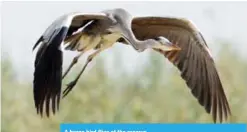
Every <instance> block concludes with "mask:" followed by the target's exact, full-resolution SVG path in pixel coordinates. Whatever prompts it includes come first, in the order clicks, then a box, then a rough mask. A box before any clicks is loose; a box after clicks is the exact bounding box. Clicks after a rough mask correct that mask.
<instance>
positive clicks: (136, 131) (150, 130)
mask: <svg viewBox="0 0 247 132" xmlns="http://www.w3.org/2000/svg"><path fill="white" fill-rule="evenodd" d="M60 132H247V124H61V125H60Z"/></svg>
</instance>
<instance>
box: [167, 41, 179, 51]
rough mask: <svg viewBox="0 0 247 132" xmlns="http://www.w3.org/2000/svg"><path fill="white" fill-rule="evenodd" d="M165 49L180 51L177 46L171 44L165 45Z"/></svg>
mask: <svg viewBox="0 0 247 132" xmlns="http://www.w3.org/2000/svg"><path fill="white" fill-rule="evenodd" d="M167 48H168V49H169V50H181V48H180V47H179V46H178V45H177V44H174V43H171V42H170V43H168V44H167Z"/></svg>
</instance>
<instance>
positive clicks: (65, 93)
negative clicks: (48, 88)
mask: <svg viewBox="0 0 247 132" xmlns="http://www.w3.org/2000/svg"><path fill="white" fill-rule="evenodd" d="M76 83H77V80H74V81H72V82H70V83H69V84H67V88H66V89H65V90H64V91H63V98H64V97H65V96H67V94H68V93H69V92H70V91H71V90H72V89H73V87H74V86H75V85H76Z"/></svg>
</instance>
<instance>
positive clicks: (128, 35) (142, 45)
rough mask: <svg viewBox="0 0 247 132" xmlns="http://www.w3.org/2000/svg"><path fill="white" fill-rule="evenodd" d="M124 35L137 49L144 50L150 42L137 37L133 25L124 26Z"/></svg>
mask: <svg viewBox="0 0 247 132" xmlns="http://www.w3.org/2000/svg"><path fill="white" fill-rule="evenodd" d="M122 35H123V37H124V39H125V40H126V41H127V42H128V43H129V44H130V45H132V46H133V48H134V49H135V50H138V51H144V50H145V49H146V48H147V47H148V43H146V40H144V41H142V40H138V39H137V38H136V37H135V35H134V33H133V31H132V29H131V27H129V26H128V27H123V30H122Z"/></svg>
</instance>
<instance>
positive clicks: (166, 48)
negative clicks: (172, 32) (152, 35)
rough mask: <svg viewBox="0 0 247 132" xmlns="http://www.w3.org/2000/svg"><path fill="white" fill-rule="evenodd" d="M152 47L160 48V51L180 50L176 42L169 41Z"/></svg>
mask: <svg viewBox="0 0 247 132" xmlns="http://www.w3.org/2000/svg"><path fill="white" fill-rule="evenodd" d="M154 49H161V50H162V51H174V50H181V48H180V47H179V46H178V45H177V44H174V43H171V42H166V43H162V44H161V45H159V46H157V47H154Z"/></svg>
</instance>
